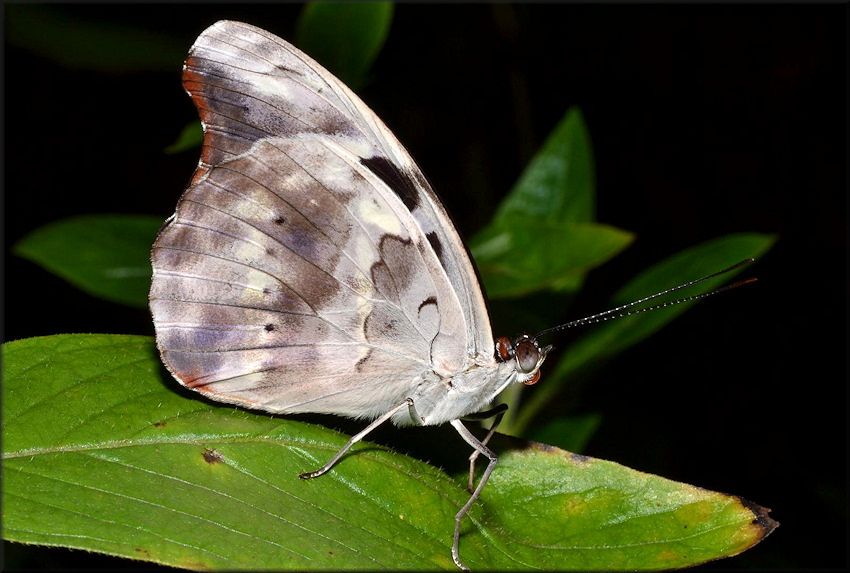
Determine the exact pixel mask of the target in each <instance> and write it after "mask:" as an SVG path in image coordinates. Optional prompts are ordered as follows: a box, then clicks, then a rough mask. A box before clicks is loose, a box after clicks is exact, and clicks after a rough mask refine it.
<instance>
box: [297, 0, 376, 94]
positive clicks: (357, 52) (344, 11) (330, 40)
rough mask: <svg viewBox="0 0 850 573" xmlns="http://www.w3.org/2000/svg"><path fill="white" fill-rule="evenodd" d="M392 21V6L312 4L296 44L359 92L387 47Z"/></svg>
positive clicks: (304, 15) (300, 24) (300, 22)
mask: <svg viewBox="0 0 850 573" xmlns="http://www.w3.org/2000/svg"><path fill="white" fill-rule="evenodd" d="M392 17H393V4H392V2H343V3H337V2H311V3H309V4H307V6H305V7H304V9H303V10H302V11H301V16H300V17H299V19H298V24H297V25H296V32H295V38H296V41H295V43H296V44H297V45H298V47H299V48H300V49H301V50H303V51H304V52H305V53H307V54H310V57H312V58H313V59H315V60H316V61H318V62H319V63H321V64H322V65H323V66H325V67H326V68H327V69H328V70H330V71H331V73H332V74H334V75H335V76H336V77H338V78H339V79H340V80H342V81H343V83H345V84H346V85H347V86H348V87H350V88H352V89H356V88H357V87H359V86H360V85H361V84H362V83H363V78H364V76H365V75H366V72H368V71H369V68H370V67H371V66H372V62H374V61H375V58H376V57H377V56H378V53H379V52H380V51H381V48H382V47H383V46H384V42H385V41H386V39H387V35H388V34H389V31H390V23H391V22H392Z"/></svg>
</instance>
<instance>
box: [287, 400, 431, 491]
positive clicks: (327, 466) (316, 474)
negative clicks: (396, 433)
mask: <svg viewBox="0 0 850 573" xmlns="http://www.w3.org/2000/svg"><path fill="white" fill-rule="evenodd" d="M405 407H406V408H410V412H411V416H412V415H413V414H414V413H415V412H416V410H415V409H414V408H413V399H412V398H408V399H406V400H405V401H404V402H402V403H401V404H399V405H398V406H395V407H394V408H392V409H390V410H389V411H388V412H387V413H385V414H383V415H382V416H381V417H379V418H376V419H375V421H373V422H372V423H371V424H369V425H368V426H366V428H364V429H363V430H362V431H361V432H359V433H358V434H355V435H354V436H351V439H350V440H348V443H347V444H345V445H344V446H343V447H342V449H341V450H339V451H338V452H337V453H336V455H334V457H332V458H331V459H330V460H328V463H326V464H325V465H323V466H322V467H320V468H319V469H317V470H315V471H312V472H304V473H303V474H299V475H298V477H300V478H301V479H311V478H314V477H319V476H320V475H322V474H323V473H325V472H327V471H328V470H329V469H331V468H332V467H333V465H334V464H335V463H337V462H338V461H339V459H340V458H341V457H342V456H344V455H345V453H346V452H347V451H348V450H350V449H351V446H353V445H354V444H356V443H357V442H359V441H360V440H362V439H363V438H365V437H366V435H367V434H368V433H369V432H371V431H372V430H374V429H375V428H377V427H378V426H380V425H381V424H383V423H384V422H386V421H387V420H389V419H390V418H392V417H393V415H394V414H395V413H396V412H398V411H399V410H401V409H402V408H405ZM414 420H419V418H414Z"/></svg>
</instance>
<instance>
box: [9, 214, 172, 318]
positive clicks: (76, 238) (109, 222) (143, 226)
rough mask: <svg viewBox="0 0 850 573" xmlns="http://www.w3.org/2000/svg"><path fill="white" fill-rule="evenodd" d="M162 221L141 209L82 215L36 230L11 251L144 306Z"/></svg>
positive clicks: (92, 290)
mask: <svg viewBox="0 0 850 573" xmlns="http://www.w3.org/2000/svg"><path fill="white" fill-rule="evenodd" d="M162 223H163V221H162V219H161V218H159V217H149V216H142V215H81V216H78V217H71V218H68V219H62V220H61V221H56V222H54V223H50V224H48V225H45V226H43V227H40V228H38V229H36V230H35V231H32V232H31V233H29V234H28V235H27V236H26V237H24V238H23V239H21V240H20V241H18V243H16V244H15V245H14V247H13V248H12V252H13V253H14V254H16V255H18V256H20V257H23V258H25V259H27V260H30V261H32V262H34V263H36V264H38V265H40V266H41V267H43V268H44V269H46V270H47V271H49V272H51V273H53V274H55V275H57V276H60V277H62V278H63V279H65V280H67V281H68V282H69V283H71V284H73V285H74V286H76V287H78V288H80V289H81V290H83V291H85V292H87V293H89V294H91V295H93V296H97V297H100V298H104V299H106V300H110V301H113V302H118V303H121V304H126V305H129V306H134V307H139V308H142V307H146V306H147V304H148V290H149V289H150V282H151V264H150V249H151V245H152V244H153V240H154V238H155V237H156V233H157V230H158V229H159V228H160V227H161V226H162Z"/></svg>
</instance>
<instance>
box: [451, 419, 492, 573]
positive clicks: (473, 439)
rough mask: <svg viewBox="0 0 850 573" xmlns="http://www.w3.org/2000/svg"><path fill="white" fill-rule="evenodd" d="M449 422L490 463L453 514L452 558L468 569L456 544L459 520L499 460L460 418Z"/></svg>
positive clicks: (461, 566) (457, 542)
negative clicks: (464, 503)
mask: <svg viewBox="0 0 850 573" xmlns="http://www.w3.org/2000/svg"><path fill="white" fill-rule="evenodd" d="M502 413H504V410H502V412H501V413H500V414H499V419H501V414H502ZM451 424H452V426H454V428H455V430H457V432H458V434H460V437H461V438H463V439H464V441H465V442H466V443H467V444H469V445H470V446H472V447H473V448H475V451H476V452H480V453H482V454H484V455H485V456H487V457H488V458H489V459H490V463H489V464H487V469H486V470H484V475H482V476H481V480H480V481H479V482H478V487H476V488H475V491H473V492H472V495H471V496H470V497H469V501H467V502H466V505H464V506H463V507H462V508H460V511H458V512H457V515H455V536H454V541H453V542H452V559H454V562H455V565H457V566H458V567H460V568H461V569H463V570H464V571H469V567H467V566H466V565H464V564H463V563H462V562H461V560H460V553H459V551H458V545H459V543H460V521H461V519H463V516H464V515H466V513H467V512H468V511H469V508H470V507H472V504H473V503H475V500H476V499H478V496H480V495H481V490H483V489H484V484H486V483H487V480H488V479H490V474H491V473H493V468H495V467H496V463H497V462H498V461H499V458H498V456H496V454H494V453H493V452H492V451H490V449H489V448H487V446H485V445H484V444H483V443H481V442H480V441H479V440H478V438H476V437H475V436H474V435H472V432H470V431H469V430H468V429H467V428H466V426H464V425H463V423H462V422H461V421H460V420H452V422H451ZM491 434H492V432H491ZM488 438H489V436H488Z"/></svg>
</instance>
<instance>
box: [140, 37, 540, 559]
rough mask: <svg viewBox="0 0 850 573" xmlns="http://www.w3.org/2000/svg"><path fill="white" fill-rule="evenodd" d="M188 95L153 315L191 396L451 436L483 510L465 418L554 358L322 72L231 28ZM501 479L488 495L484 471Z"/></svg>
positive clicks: (429, 195)
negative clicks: (187, 174) (197, 132)
mask: <svg viewBox="0 0 850 573" xmlns="http://www.w3.org/2000/svg"><path fill="white" fill-rule="evenodd" d="M183 85H184V88H185V89H186V91H187V92H188V93H189V95H190V96H191V98H192V100H193V101H194V103H195V105H196V106H197V108H198V111H199V113H200V116H201V121H202V123H203V127H204V143H203V150H202V154H201V160H200V162H199V165H198V167H197V169H196V171H195V173H194V175H193V177H192V180H191V183H190V185H189V187H188V188H187V189H186V191H185V192H184V194H183V196H182V197H181V198H180V201H179V203H178V205H177V211H176V213H175V214H174V215H173V216H172V217H171V218H170V219H169V220H168V221H166V223H165V225H164V226H163V228H162V229H161V230H160V233H159V235H158V236H157V238H156V240H155V242H154V244H153V248H152V252H151V259H152V264H153V281H152V285H151V290H150V309H151V313H152V316H153V322H154V326H155V330H156V340H157V347H158V349H159V353H160V356H161V358H162V360H163V362H164V364H165V366H166V367H167V368H168V370H169V371H170V372H171V374H172V375H173V376H174V377H175V378H176V379H177V380H178V381H179V382H180V383H181V384H182V385H184V386H186V387H188V388H191V389H192V390H196V391H198V392H200V393H202V394H204V395H205V396H207V397H209V398H211V399H213V400H218V401H221V402H227V403H232V404H238V405H240V406H244V407H248V408H256V409H260V410H264V411H267V412H273V413H281V414H289V413H299V412H312V413H330V414H337V415H341V416H348V417H352V418H357V419H363V420H370V421H371V423H370V424H369V425H368V426H367V427H366V428H365V429H364V430H363V431H362V432H360V433H359V434H357V435H356V436H354V437H352V438H351V440H350V441H349V442H348V444H347V445H346V446H345V447H344V448H343V449H342V450H340V452H339V453H338V454H337V455H335V456H334V457H333V458H332V459H331V460H330V461H329V462H328V463H327V464H325V466H323V467H322V468H320V469H319V470H316V471H313V472H307V473H304V474H301V477H302V478H311V477H317V476H319V475H321V474H323V473H325V472H326V471H328V470H329V469H330V468H331V466H333V464H334V463H335V462H336V461H337V460H339V459H340V457H341V456H342V455H343V454H344V453H345V452H346V451H347V450H348V449H349V448H350V447H351V446H352V445H353V444H354V443H356V442H357V441H359V440H361V439H362V438H363V437H364V436H365V435H367V434H368V433H369V432H370V431H371V430H372V429H374V428H375V427H377V426H378V425H380V424H382V423H384V422H386V421H388V420H392V422H393V423H395V424H396V425H399V426H403V425H411V424H412V425H422V426H430V425H439V424H444V423H450V424H451V425H452V426H453V427H454V428H455V429H456V430H457V431H458V433H459V434H460V436H461V438H463V440H465V441H466V442H467V443H468V444H469V445H470V446H471V447H472V448H473V449H474V452H473V455H472V456H471V458H470V460H471V465H470V490H471V491H472V494H471V496H470V498H469V501H468V502H467V503H466V504H465V505H464V506H463V507H462V508H461V509H460V511H458V513H457V515H456V516H455V529H454V537H453V542H452V557H453V559H454V562H455V563H456V564H457V566H458V567H460V568H462V569H466V566H465V565H464V564H463V562H462V561H461V559H460V555H459V532H460V524H461V520H462V518H463V516H464V515H465V514H466V513H467V511H468V510H469V508H470V507H471V506H472V504H473V503H474V502H475V500H476V499H477V498H478V497H479V495H480V493H481V490H482V488H483V487H484V485H485V483H486V482H487V479H488V478H489V476H490V474H491V472H492V471H493V469H494V467H495V466H496V463H497V459H498V458H497V456H496V455H495V454H494V453H493V452H492V451H491V450H490V449H489V448H488V447H487V445H486V444H487V441H488V440H489V438H490V436H491V435H492V433H493V430H494V429H495V426H496V425H497V424H498V421H499V420H500V418H501V414H502V413H504V407H500V408H495V409H494V410H492V411H490V412H486V413H485V414H484V415H488V414H492V415H493V416H495V422H494V425H493V429H491V431H490V433H489V434H487V436H486V437H485V438H484V439H483V440H479V439H478V438H477V437H475V436H474V435H473V434H472V433H471V432H470V431H469V430H468V429H467V428H466V426H465V425H464V424H463V422H462V421H461V418H464V417H466V416H469V415H471V414H475V413H479V412H481V411H482V410H484V409H486V408H487V407H488V406H489V405H490V404H491V403H492V402H493V400H494V399H495V398H496V396H498V395H499V393H501V392H502V391H503V390H505V388H507V387H509V386H511V385H514V384H534V383H535V382H537V380H538V379H539V376H540V367H541V365H542V364H543V361H544V360H545V359H546V356H547V354H548V352H549V351H550V349H551V347H550V346H546V347H541V346H540V345H539V344H538V342H537V339H536V337H533V336H529V335H521V336H519V337H517V338H514V339H509V338H507V337H502V338H498V339H494V338H493V335H492V332H491V328H490V319H489V316H488V313H487V306H486V304H485V298H484V294H483V292H482V289H481V285H480V283H479V280H478V278H477V275H476V271H475V268H474V266H473V263H472V260H471V258H470V255H469V253H468V251H467V249H466V247H465V246H464V244H463V242H462V241H461V239H460V236H459V235H458V233H457V231H456V230H455V228H454V226H453V225H452V222H451V220H450V219H449V216H448V214H447V213H446V210H445V208H444V207H443V205H442V204H441V203H440V200H439V199H438V198H437V195H436V194H435V193H434V191H433V190H432V189H431V186H430V185H429V183H428V181H427V180H426V179H425V177H424V175H423V174H422V171H421V170H420V169H419V168H418V167H417V166H416V164H415V163H414V161H413V159H412V158H411V157H410V155H409V154H408V153H407V151H406V150H405V149H404V147H403V146H402V145H401V143H399V141H398V140H397V139H396V138H395V136H394V135H393V134H392V133H391V132H390V130H389V129H388V128H387V127H386V126H385V125H384V123H383V122H382V121H381V120H380V119H379V118H378V117H377V116H376V115H375V114H374V113H373V112H372V111H371V110H370V109H369V108H368V107H367V106H366V105H365V104H364V103H363V102H362V101H361V100H360V99H359V98H358V97H357V96H356V95H355V94H354V93H353V92H352V91H351V90H350V89H349V88H348V87H346V86H345V85H344V84H343V83H342V82H340V81H339V80H338V79H337V78H335V77H334V76H333V75H331V74H330V73H329V72H328V71H327V70H325V69H324V68H323V67H322V66H321V65H319V64H318V63H316V62H315V61H314V60H312V59H311V58H310V57H309V56H307V55H306V54H304V53H303V52H301V51H300V50H298V49H297V48H295V47H294V46H292V45H291V44H289V43H288V42H286V41H284V40H282V39H281V38H279V37H277V36H275V35H273V34H271V33H269V32H266V31H264V30H262V29H260V28H257V27H254V26H251V25H248V24H243V23H240V22H233V21H220V22H217V23H216V24H214V25H212V26H211V27H209V28H208V29H207V30H205V31H204V32H203V33H202V34H201V35H200V36H199V37H198V39H197V40H196V41H195V43H194V45H193V46H192V48H191V50H190V52H189V55H188V57H187V59H186V63H185V66H184V70H183ZM479 454H481V455H483V456H485V457H486V458H487V459H488V465H487V467H486V469H485V470H484V473H483V474H482V476H481V478H480V480H479V482H478V485H477V486H476V487H475V488H474V489H473V488H472V475H473V471H472V470H473V466H474V463H475V459H476V458H477V457H478V455H479Z"/></svg>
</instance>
